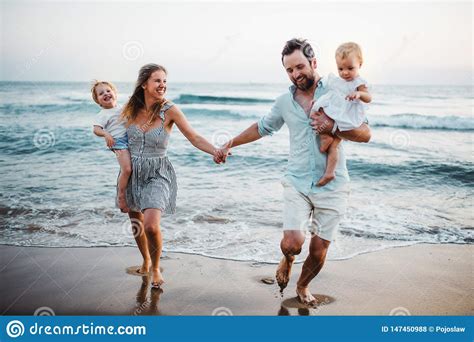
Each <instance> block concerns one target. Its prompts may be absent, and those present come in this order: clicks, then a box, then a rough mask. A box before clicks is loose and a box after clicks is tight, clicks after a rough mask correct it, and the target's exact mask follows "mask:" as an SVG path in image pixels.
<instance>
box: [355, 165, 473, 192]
mask: <svg viewBox="0 0 474 342" xmlns="http://www.w3.org/2000/svg"><path fill="white" fill-rule="evenodd" d="M347 167H348V169H349V170H350V174H351V176H356V177H362V178H373V177H385V178H393V177H394V176H401V177H402V179H403V181H404V182H408V181H410V180H412V181H414V182H416V183H419V182H426V183H429V184H433V182H439V183H444V184H451V183H453V182H458V183H461V184H463V185H465V186H472V185H474V167H473V165H472V164H470V163H468V164H464V165H462V164H452V163H451V164H449V163H435V162H433V163H430V162H425V161H421V160H419V161H412V162H407V163H400V164H396V165H391V164H385V163H376V162H371V163H368V162H367V161H366V160H348V161H347Z"/></svg>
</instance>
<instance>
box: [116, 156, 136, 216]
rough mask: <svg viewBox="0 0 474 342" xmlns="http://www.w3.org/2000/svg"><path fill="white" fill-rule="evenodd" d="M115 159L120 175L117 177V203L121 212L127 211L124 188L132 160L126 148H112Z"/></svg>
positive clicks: (129, 173)
mask: <svg viewBox="0 0 474 342" xmlns="http://www.w3.org/2000/svg"><path fill="white" fill-rule="evenodd" d="M114 152H115V155H116V156H117V161H118V163H119V165H120V175H119V178H118V205H119V208H120V210H121V211H122V212H124V213H128V211H129V208H128V207H127V201H126V200H125V189H126V188H127V184H128V179H129V178H130V175H131V174H132V161H131V160H130V152H129V151H128V150H114Z"/></svg>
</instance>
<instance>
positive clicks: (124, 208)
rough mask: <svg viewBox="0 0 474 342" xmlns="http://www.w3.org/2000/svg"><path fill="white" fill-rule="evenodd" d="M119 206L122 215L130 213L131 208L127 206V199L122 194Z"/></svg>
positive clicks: (119, 197) (119, 198)
mask: <svg viewBox="0 0 474 342" xmlns="http://www.w3.org/2000/svg"><path fill="white" fill-rule="evenodd" d="M118 206H119V208H120V211H121V212H122V213H128V212H129V211H130V208H129V207H128V206H127V200H126V199H125V194H120V195H119V196H118Z"/></svg>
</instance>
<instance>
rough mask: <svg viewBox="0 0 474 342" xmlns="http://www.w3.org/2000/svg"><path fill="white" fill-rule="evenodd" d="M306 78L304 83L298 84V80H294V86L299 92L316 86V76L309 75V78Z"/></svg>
mask: <svg viewBox="0 0 474 342" xmlns="http://www.w3.org/2000/svg"><path fill="white" fill-rule="evenodd" d="M303 77H304V82H302V83H298V82H297V81H296V80H292V82H293V84H294V85H295V86H296V88H298V89H299V90H303V91H306V90H308V89H310V88H311V87H312V86H313V85H314V76H313V75H309V76H306V75H305V76H303Z"/></svg>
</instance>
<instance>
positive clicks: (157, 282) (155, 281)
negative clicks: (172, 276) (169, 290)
mask: <svg viewBox="0 0 474 342" xmlns="http://www.w3.org/2000/svg"><path fill="white" fill-rule="evenodd" d="M164 282H165V280H164V279H163V276H162V275H161V272H160V268H154V269H153V272H152V280H151V287H152V288H153V289H159V288H161V285H163V284H164Z"/></svg>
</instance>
